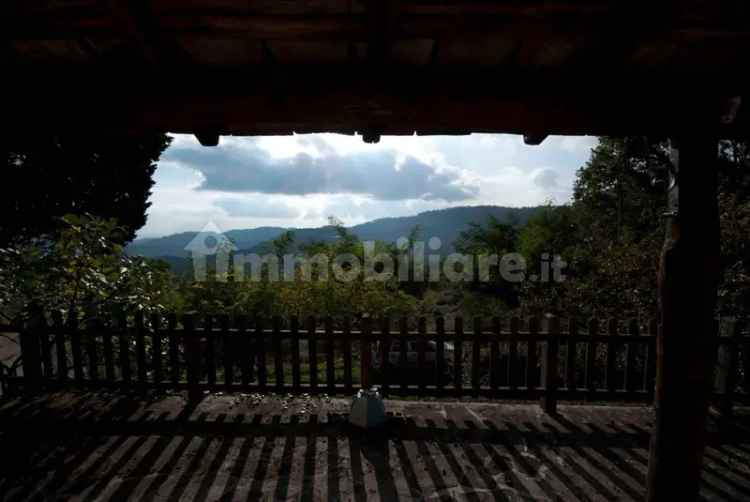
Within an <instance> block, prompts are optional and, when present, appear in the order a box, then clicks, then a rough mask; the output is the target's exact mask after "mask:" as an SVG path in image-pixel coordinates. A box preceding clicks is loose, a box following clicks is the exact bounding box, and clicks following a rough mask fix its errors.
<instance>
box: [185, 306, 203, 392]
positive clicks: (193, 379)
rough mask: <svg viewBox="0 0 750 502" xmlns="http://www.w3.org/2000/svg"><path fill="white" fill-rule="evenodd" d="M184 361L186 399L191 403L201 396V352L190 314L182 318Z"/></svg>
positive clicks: (193, 321)
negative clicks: (186, 388) (185, 366)
mask: <svg viewBox="0 0 750 502" xmlns="http://www.w3.org/2000/svg"><path fill="white" fill-rule="evenodd" d="M182 326H183V334H184V337H185V338H184V340H185V341H184V346H185V362H186V365H187V385H188V400H189V401H190V402H192V403H195V402H198V401H200V400H201V398H202V393H201V389H200V372H201V354H200V338H199V334H198V333H197V332H196V331H195V319H194V318H193V316H192V315H186V316H185V317H183V319H182Z"/></svg>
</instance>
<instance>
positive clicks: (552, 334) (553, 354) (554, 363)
mask: <svg viewBox="0 0 750 502" xmlns="http://www.w3.org/2000/svg"><path fill="white" fill-rule="evenodd" d="M547 334H548V338H547V343H546V344H544V354H543V355H542V381H543V382H544V394H543V395H542V397H541V399H540V400H539V405H540V406H541V407H542V410H544V412H545V413H548V414H550V415H554V414H555V413H557V380H558V353H559V352H560V319H558V318H557V317H553V318H551V319H550V320H549V324H548V330H547Z"/></svg>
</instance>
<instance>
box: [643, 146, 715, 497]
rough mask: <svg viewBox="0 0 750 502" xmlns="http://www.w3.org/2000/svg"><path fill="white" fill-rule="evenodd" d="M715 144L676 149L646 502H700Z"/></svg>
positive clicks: (708, 375)
mask: <svg viewBox="0 0 750 502" xmlns="http://www.w3.org/2000/svg"><path fill="white" fill-rule="evenodd" d="M716 156H717V142H716V140H715V139H712V138H711V137H710V136H707V135H702V134H700V132H699V133H697V134H696V135H695V136H689V137H683V138H680V141H679V144H678V145H677V148H674V149H673V175H672V180H671V182H670V187H669V193H668V200H669V213H668V216H669V222H668V224H667V233H666V240H665V243H664V247H663V249H662V255H661V264H660V270H659V327H658V334H657V342H656V344H657V376H656V399H655V402H654V412H655V426H654V432H653V434H652V437H651V448H650V450H651V451H650V456H649V472H648V495H647V500H649V501H661V500H684V501H688V500H696V499H697V498H698V493H699V487H700V478H701V468H702V462H703V452H704V449H705V444H706V417H707V413H708V404H709V396H710V389H711V385H712V370H713V363H714V358H715V357H714V356H715V349H714V347H713V345H712V341H713V338H714V332H713V331H714V329H713V326H714V321H713V316H714V309H715V305H716V293H717V285H718V280H719V273H718V272H719V215H718V206H717V200H716V186H717V180H716V177H717V174H716Z"/></svg>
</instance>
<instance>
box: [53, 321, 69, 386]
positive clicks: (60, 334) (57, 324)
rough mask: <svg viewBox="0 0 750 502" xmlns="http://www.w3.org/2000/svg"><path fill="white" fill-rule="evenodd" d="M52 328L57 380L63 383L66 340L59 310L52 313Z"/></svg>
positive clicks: (64, 378)
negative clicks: (53, 331)
mask: <svg viewBox="0 0 750 502" xmlns="http://www.w3.org/2000/svg"><path fill="white" fill-rule="evenodd" d="M52 327H53V329H54V330H55V352H56V354H55V355H56V357H55V359H56V362H57V379H58V380H59V381H61V382H64V381H66V380H67V379H68V351H67V350H66V348H65V344H66V341H65V339H66V338H67V337H66V336H65V335H66V331H65V322H64V321H63V316H62V312H60V311H59V310H55V311H53V312H52Z"/></svg>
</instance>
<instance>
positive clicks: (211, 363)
mask: <svg viewBox="0 0 750 502" xmlns="http://www.w3.org/2000/svg"><path fill="white" fill-rule="evenodd" d="M203 334H204V336H205V340H204V342H203V343H204V344H205V347H206V381H207V382H208V388H209V389H211V390H215V389H216V337H215V336H214V335H215V333H214V316H212V315H207V316H206V320H205V323H204V325H203Z"/></svg>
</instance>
